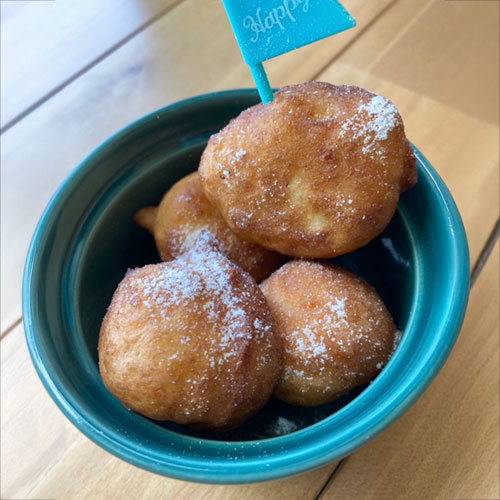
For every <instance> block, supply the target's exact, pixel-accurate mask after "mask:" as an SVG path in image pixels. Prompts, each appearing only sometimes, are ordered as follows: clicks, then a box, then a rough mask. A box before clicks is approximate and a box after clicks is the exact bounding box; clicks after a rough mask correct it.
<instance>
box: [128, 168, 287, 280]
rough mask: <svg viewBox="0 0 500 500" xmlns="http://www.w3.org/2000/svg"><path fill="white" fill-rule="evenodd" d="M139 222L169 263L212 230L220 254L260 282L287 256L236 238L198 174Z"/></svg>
mask: <svg viewBox="0 0 500 500" xmlns="http://www.w3.org/2000/svg"><path fill="white" fill-rule="evenodd" d="M135 220H136V222H138V223H139V224H140V225H141V226H143V227H145V228H146V229H148V230H149V231H150V232H151V233H153V234H154V237H155V241H156V246H157V248H158V252H159V254H160V257H161V259H162V260H164V261H168V260H171V259H174V258H175V257H178V256H179V255H182V254H183V253H184V252H185V251H186V250H189V249H190V248H191V247H192V246H193V245H194V242H195V241H196V239H197V237H198V235H199V234H200V231H202V230H205V229H206V230H208V231H210V232H211V233H212V234H213V235H214V236H215V238H216V239H217V241H218V247H219V249H220V251H221V252H222V253H223V254H224V255H226V256H227V257H228V258H229V259H231V260H232V261H233V262H234V263H236V264H237V265H239V266H240V267H241V268H242V269H243V270H245V271H246V272H248V273H249V274H250V275H251V276H253V277H254V279H255V280H256V281H257V283H260V282H261V281H262V280H263V279H264V278H267V277H268V276H269V275H270V274H271V273H272V272H273V271H274V270H275V269H277V268H278V267H279V266H280V265H281V264H283V262H284V261H285V257H284V256H283V255H280V254H278V253H276V252H272V251H270V250H266V249H265V248H263V247H261V246H260V245H256V244H255V243H249V242H247V241H243V240H241V239H240V238H238V236H236V235H235V234H234V233H233V232H232V231H231V229H230V228H229V226H228V225H227V223H226V221H225V220H224V219H223V217H222V215H220V213H219V212H218V211H217V210H216V209H215V207H214V206H213V205H212V204H211V203H210V202H209V201H208V199H207V197H206V196H205V195H204V193H203V191H202V189H201V184H200V178H199V175H198V173H197V172H195V173H193V174H190V175H188V176H186V177H184V178H183V179H181V180H180V181H179V182H177V183H176V184H175V185H174V186H173V187H172V188H171V189H170V190H169V191H168V192H167V193H166V194H165V196H164V197H163V199H162V201H161V203H160V205H159V207H158V209H157V210H155V208H154V207H144V208H143V209H142V210H140V211H139V212H137V214H136V216H135Z"/></svg>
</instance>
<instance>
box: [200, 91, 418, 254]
mask: <svg viewBox="0 0 500 500" xmlns="http://www.w3.org/2000/svg"><path fill="white" fill-rule="evenodd" d="M199 172H200V178H201V182H202V186H203V189H204V191H205V194H206V195H207V196H208V198H209V199H210V200H211V201H212V202H213V203H214V204H215V205H216V207H217V209H218V210H219V211H220V212H221V214H222V215H223V217H224V219H225V220H226V221H227V223H228V224H229V226H230V227H231V229H232V230H233V231H234V232H235V233H236V234H237V235H238V236H240V237H241V238H242V239H245V240H247V241H252V242H254V243H257V244H259V245H262V246H264V247H266V248H269V249H272V250H276V251H278V252H280V253H283V254H286V255H291V256H296V257H313V258H314V257H316V258H326V257H334V256H337V255H341V254H344V253H346V252H350V251H352V250H355V249H356V248H359V247H360V246H362V245H365V244H366V243H368V242H369V241H371V240H372V239H373V238H375V237H376V236H377V235H378V234H380V233H381V232H382V230H383V229H384V228H385V227H386V226H387V224H388V223H389V221H390V220H391V218H392V216H393V214H394V212H395V210H396V206H397V203H398V200H399V195H400V193H401V192H403V191H405V190H407V189H409V188H410V187H412V186H413V185H414V184H415V183H416V180H417V173H416V160H415V156H414V154H413V151H412V149H411V147H410V144H409V143H408V141H407V139H406V137H405V132H404V127H403V122H402V120H401V117H400V115H399V113H398V111H397V109H396V108H395V107H394V105H393V104H392V103H391V102H389V101H388V100H387V99H385V98H384V97H381V96H378V95H376V94H373V93H372V92H369V91H368V90H364V89H361V88H359V87H349V86H335V85H331V84H329V83H321V82H308V83H304V84H301V85H292V86H290V87H285V88H283V89H282V90H281V91H279V92H277V93H276V94H275V99H274V101H272V102H271V103H269V104H267V105H265V106H264V105H262V104H258V105H256V106H253V107H251V108H249V109H247V110H246V111H243V112H242V113H241V114H240V115H239V116H238V117H237V118H236V119H234V120H232V121H231V122H230V123H229V124H228V125H227V126H226V127H225V128H224V129H223V130H222V131H221V132H219V133H218V134H215V135H214V136H212V137H211V138H210V141H209V143H208V145H207V148H206V149H205V151H204V153H203V156H202V159H201V163H200V166H199Z"/></svg>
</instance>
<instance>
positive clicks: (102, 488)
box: [0, 326, 333, 500]
mask: <svg viewBox="0 0 500 500" xmlns="http://www.w3.org/2000/svg"><path fill="white" fill-rule="evenodd" d="M1 355H2V364H1V372H2V387H1V397H2V406H1V416H2V418H1V439H2V446H1V450H0V451H1V459H2V467H1V493H0V496H1V498H23V499H28V498H33V499H40V498H71V499H74V500H77V499H82V500H86V499H89V498H107V499H112V498H116V499H134V500H135V499H139V498H144V499H150V498H176V499H177V500H191V499H193V498H201V497H203V498H204V499H207V500H211V499H213V500H232V499H234V498H236V497H237V498H238V499H241V500H246V499H248V500H257V499H262V500H264V499H268V498H286V499H288V500H306V499H311V500H312V499H313V498H315V496H316V494H317V493H318V492H319V490H320V489H321V487H322V485H323V484H324V483H325V481H326V479H327V478H328V476H329V474H330V473H331V470H332V467H333V466H332V465H330V466H328V467H325V468H322V469H319V470H316V471H313V472H310V473H307V474H304V475H301V476H298V477H294V478H291V479H285V480H281V481H274V482H272V483H260V484H253V485H252V484H251V485H244V486H206V485H200V484H195V483H187V482H183V481H177V480H174V479H169V478H165V477H162V476H158V475H156V474H152V473H150V472H146V471H144V470H142V469H138V468H136V467H133V466H132V465H129V464H128V463H126V462H123V461H121V460H119V459H118V458H115V457H114V456H113V455H111V454H109V453H108V452H106V451H104V450H103V449H101V448H100V447H98V446H97V445H95V444H94V443H93V442H92V441H90V440H89V439H87V438H86V437H85V436H84V435H83V434H81V433H80V432H79V431H78V430H77V429H76V428H75V427H73V425H72V424H71V423H70V422H69V421H68V420H67V419H66V417H64V415H63V414H62V413H61V412H60V411H59V409H58V408H57V407H56V405H55V403H54V402H53V401H52V399H50V397H49V395H48V394H47V393H46V392H45V389H44V388H43V386H42V384H41V382H40V380H39V379H38V376H37V374H36V372H35V369H34V368H33V365H32V364H31V360H30V359H29V355H28V351H27V347H26V343H25V341H24V335H23V329H22V326H19V327H18V328H17V331H16V332H12V333H11V334H9V335H8V336H7V337H6V338H5V339H4V340H3V341H2V350H1Z"/></svg>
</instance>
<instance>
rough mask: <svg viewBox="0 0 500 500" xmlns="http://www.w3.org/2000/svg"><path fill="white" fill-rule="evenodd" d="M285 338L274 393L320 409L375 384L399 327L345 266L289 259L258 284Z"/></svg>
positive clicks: (374, 294)
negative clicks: (373, 381) (365, 386)
mask: <svg viewBox="0 0 500 500" xmlns="http://www.w3.org/2000/svg"><path fill="white" fill-rule="evenodd" d="M261 288H262V291H263V292H264V295H265V296H266V299H267V302H268V304H269V308H270V309H271V313H272V314H273V316H274V318H275V320H276V322H277V324H278V331H279V334H280V337H281V341H282V343H283V371H282V373H281V378H280V381H279V382H278V385H277V386H276V390H275V396H276V397H277V398H279V399H281V400H283V401H286V402H287V403H290V404H294V405H302V406H316V405H320V404H323V403H327V402H329V401H333V400H335V399H337V398H339V397H341V396H343V395H344V394H346V393H348V392H350V391H351V390H353V389H355V388H356V387H359V386H363V385H365V384H367V383H368V382H370V380H372V379H373V378H374V377H375V376H376V375H377V374H378V373H379V371H380V370H381V369H382V367H383V366H384V365H385V364H386V363H387V361H388V359H389V357H390V356H391V354H392V351H393V348H394V342H395V335H396V327H395V325H394V322H393V320H392V317H391V315H390V313H389V312H388V311H387V309H386V307H385V305H384V303H383V302H382V300H381V299H380V297H379V296H378V294H377V292H376V291H375V290H374V289H373V288H372V287H371V286H370V285H368V283H366V282H365V281H364V280H362V279H361V278H359V277H357V276H355V275H354V274H352V273H351V272H349V271H347V270H345V269H342V268H341V267H338V266H334V265H331V264H326V263H320V262H313V261H299V260H295V261H291V262H289V263H287V264H285V265H284V266H283V267H281V268H280V269H278V271H276V272H275V273H273V274H272V275H271V276H270V277H269V278H268V279H267V280H265V281H264V282H263V283H262V284H261Z"/></svg>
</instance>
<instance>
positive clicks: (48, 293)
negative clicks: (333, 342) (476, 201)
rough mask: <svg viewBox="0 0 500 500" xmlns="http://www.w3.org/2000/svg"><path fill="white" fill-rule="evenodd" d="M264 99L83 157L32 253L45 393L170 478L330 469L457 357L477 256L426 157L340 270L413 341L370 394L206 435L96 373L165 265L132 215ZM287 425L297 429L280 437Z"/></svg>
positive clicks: (261, 476) (125, 454)
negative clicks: (141, 288)
mask: <svg viewBox="0 0 500 500" xmlns="http://www.w3.org/2000/svg"><path fill="white" fill-rule="evenodd" d="M257 101H258V96H257V94H256V92H255V91H253V90H237V91H231V92H220V93H215V94H209V95H205V96H201V97H197V98H194V99H189V100H187V101H183V102H179V103H177V104H174V105H172V106H168V107H166V108H163V109H161V110H159V111H157V112H155V113H152V114H150V115H148V116H146V117H144V118H142V119H140V120H138V121H137V122H135V123H133V124H131V125H130V126H128V127H126V128H125V129H124V130H122V131H121V132H118V133H117V134H116V135H114V136H113V137H111V138H110V139H109V140H108V141H106V142H105V143H104V144H103V145H102V146H100V147H99V148H97V149H96V150H95V151H94V152H93V153H92V154H91V155H90V156H89V157H88V158H86V159H85V160H84V161H83V162H82V163H81V164H80V165H79V166H78V167H77V168H76V169H75V170H74V171H73V172H72V173H71V175H70V176H69V177H68V179H67V180H66V181H65V182H64V184H63V185H62V186H61V187H60V188H59V190H58V191H57V192H56V194H55V195H54V197H53V198H52V200H51V201H50V203H49V205H48V207H47V208H46V210H45V212H44V214H43V216H42V218H41V220H40V223H39V225H38V228H37V230H36V232H35V235H34V237H33V241H32V244H31V248H30V251H29V254H28V258H27V263H26V269H25V275H24V289H23V308H24V310H23V311H24V324H25V329H26V338H27V342H28V346H29V350H30V353H31V357H32V360H33V363H34V365H35V367H36V369H37V371H38V374H39V376H40V378H41V380H42V382H43V383H44V385H45V387H46V389H47V390H48V392H49V393H50V395H51V396H52V398H53V399H54V401H55V402H56V403H57V404H58V405H59V407H60V408H61V410H62V411H63V412H64V414H65V415H66V416H67V417H68V418H69V419H70V420H71V421H72V422H73V423H74V424H75V425H76V426H77V427H78V428H79V429H80V430H81V431H82V432H83V433H85V434H86V435H87V436H88V437H89V438H90V439H92V440H93V441H95V442H96V443H97V444H99V445H100V446H102V447H103V448H105V449H106V450H108V451H110V452H111V453H113V454H115V455H116V456H118V457H120V458H122V459H124V460H126V461H128V462H130V463H132V464H135V465H137V466H139V467H143V468H144V469H147V470H150V471H153V472H156V473H159V474H164V475H166V476H170V477H174V478H178V479H184V480H189V481H200V482H208V483H225V484H229V483H245V482H253V481H264V480H270V479H276V478H281V477H285V476H289V475H292V474H297V473H300V472H304V471H307V470H310V469H313V468H315V467H319V466H322V465H325V464H327V463H329V462H332V461H333V460H336V459H339V458H341V457H344V456H346V455H348V454H350V453H352V452H353V451H354V450H356V449H357V448H359V447H360V446H362V445H363V444H365V443H366V442H367V441H369V440H370V439H372V438H373V437H374V436H376V435H377V434H379V433H380V432H381V431H382V430H384V429H385V428H386V427H388V426H389V425H390V424H391V423H392V422H394V421H395V420H396V419H397V418H398V417H400V416H401V415H402V414H403V413H404V412H405V411H406V410H407V409H408V408H409V406H410V405H411V404H412V403H413V402H414V401H415V400H416V399H417V398H418V397H419V396H420V394H422V392H423V391H424V390H425V388H426V387H427V386H428V385H429V383H430V382H431V380H432V379H433V378H434V377H435V376H436V374H437V372H438V371H439V369H440V368H441V366H442V365H443V363H444V361H445V360H446V358H447V356H448V354H449V353H450V350H451V348H452V346H453V344H454V343H455V340H456V338H457V335H458V332H459V330H460V326H461V324H462V320H463V316H464V312H465V308H466V304H467V297H468V290H469V256H468V249H467V241H466V238H465V233H464V228H463V225H462V221H461V219H460V215H459V213H458V211H457V208H456V206H455V203H454V202H453V199H452V197H451V196H450V193H449V192H448V189H447V188H446V186H445V185H444V184H443V181H442V180H441V179H440V178H439V176H438V174H437V173H436V171H435V170H434V169H433V168H432V167H431V165H430V164H429V163H428V162H427V161H426V159H425V158H424V157H423V156H422V154H421V153H420V152H419V151H418V150H416V149H415V152H416V154H417V160H418V173H419V182H418V184H417V186H416V187H415V188H413V189H411V190H410V191H409V192H407V193H405V194H404V195H403V197H402V198H401V201H400V204H399V208H398V211H397V213H396V215H395V217H394V219H393V220H392V222H391V224H390V225H389V227H387V229H386V230H385V231H384V233H383V234H382V235H381V236H380V237H379V238H377V239H376V240H375V241H373V242H372V243H370V244H369V245H367V246H366V247H364V248H362V249H360V250H358V251H356V252H354V253H352V254H350V255H348V256H345V257H343V258H340V259H338V261H339V262H340V263H341V264H342V265H344V266H347V267H348V268H350V269H351V270H353V271H354V272H356V273H357V274H359V275H361V276H363V277H364V278H365V279H367V280H368V281H369V282H370V283H371V284H372V285H373V286H374V287H375V288H376V289H377V290H378V292H379V294H380V295H381V296H382V298H383V299H384V301H385V302H386V304H387V306H388V308H389V310H390V311H391V312H392V314H393V316H394V318H395V321H396V323H397V325H398V327H399V329H400V330H401V331H402V332H403V336H402V341H401V343H400V345H399V347H398V348H397V350H396V352H395V354H394V356H393V357H392V359H391V360H390V362H389V363H388V365H387V366H386V367H385V368H384V370H383V371H382V373H381V374H380V375H379V376H378V377H377V378H376V379H375V380H374V381H373V382H372V383H371V384H370V385H369V386H368V387H366V388H364V389H363V390H358V391H355V392H354V393H351V394H349V395H348V396H346V397H345V398H343V399H341V400H340V401H337V402H335V403H332V404H329V405H324V406H321V407H318V408H298V407H292V406H288V405H285V404H283V403H279V402H276V401H270V403H269V404H268V405H267V406H266V407H265V408H264V410H263V411H262V412H261V413H260V414H259V415H257V416H256V417H255V418H253V419H252V420H251V421H249V422H248V423H247V424H245V425H244V426H243V427H241V428H240V429H237V430H235V431H233V432H228V433H226V434H223V435H215V436H214V435H203V434H195V433H193V432H189V431H187V430H186V429H184V428H182V427H180V426H176V425H174V424H169V423H166V422H154V421H152V420H148V419H147V418H145V417H142V416H141V415H138V414H135V413H133V412H130V411H128V410H126V409H125V408H124V407H123V406H122V405H121V404H120V402H119V401H118V400H116V399H115V398H114V397H113V396H112V395H111V394H110V393H109V392H108V391H107V390H106V389H105V388H104V386H103V384H102V382H101V378H100V376H99V371H98V366H97V339H98V334H99V327H100V323H101V320H102V318H103V316H104V313H105V311H106V307H107V306H108V304H109V302H110V299H111V296H112V294H113V291H114V289H115V287H116V285H117V284H118V282H119V281H120V280H121V279H122V277H123V276H124V274H125V272H126V270H127V268H129V267H136V266H142V265H144V264H147V263H151V262H156V261H158V256H157V253H156V250H155V247H154V244H153V240H152V238H151V237H150V236H149V235H147V234H146V232H145V231H143V230H142V229H140V228H139V227H137V226H136V225H135V223H134V222H133V220H132V216H133V214H134V212H135V211H136V210H138V209H139V208H141V207H142V206H144V205H148V204H153V203H156V202H158V201H159V200H160V199H161V196H162V194H163V193H164V191H165V190H166V189H168V188H169V187H170V186H171V185H172V184H173V183H174V182H176V181H177V180H178V179H180V178H181V177H183V176H184V175H186V174H187V173H189V172H191V171H193V170H195V169H196V168H197V166H198V161H199V158H200V155H201V153H202V151H203V148H204V146H205V144H206V142H207V140H208V138H209V136H210V135H211V134H212V133H214V132H216V131H218V130H219V129H221V128H222V127H223V126H224V125H225V124H226V123H227V122H228V121H229V120H230V119H231V118H232V117H234V116H236V115H238V114H239V113H240V111H241V110H243V109H244V108H247V107H249V106H251V105H253V104H255V103H256V102H257ZM279 417H284V418H286V419H287V420H289V421H292V423H293V424H292V427H293V428H294V429H296V430H295V432H292V433H290V434H287V435H283V436H279V437H270V435H272V432H271V431H270V429H272V428H273V427H275V424H276V423H277V422H278V419H279Z"/></svg>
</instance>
